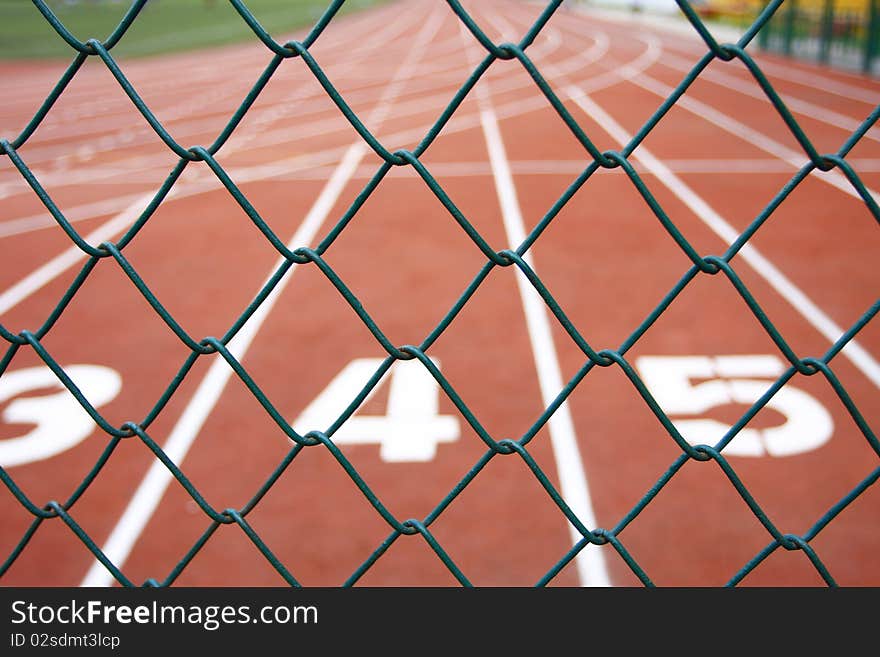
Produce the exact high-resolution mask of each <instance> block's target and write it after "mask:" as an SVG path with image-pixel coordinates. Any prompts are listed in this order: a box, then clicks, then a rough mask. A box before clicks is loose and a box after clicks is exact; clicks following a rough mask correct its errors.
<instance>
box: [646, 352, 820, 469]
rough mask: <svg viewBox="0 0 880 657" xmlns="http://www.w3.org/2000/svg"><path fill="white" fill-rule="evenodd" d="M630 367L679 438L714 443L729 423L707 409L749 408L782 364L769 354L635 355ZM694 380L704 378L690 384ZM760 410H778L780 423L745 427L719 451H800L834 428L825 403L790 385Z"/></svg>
mask: <svg viewBox="0 0 880 657" xmlns="http://www.w3.org/2000/svg"><path fill="white" fill-rule="evenodd" d="M636 369H637V370H638V372H639V375H640V376H641V377H642V380H643V381H644V383H645V385H646V386H647V388H648V390H649V391H650V393H651V394H652V395H653V396H654V399H655V400H656V401H657V403H658V404H660V407H661V408H662V409H663V411H664V412H665V413H666V414H667V415H668V416H669V419H670V420H671V421H672V423H673V424H674V425H675V427H676V429H678V431H679V433H681V435H682V436H683V437H684V438H685V440H687V441H688V442H689V443H691V444H692V445H696V444H701V443H702V444H706V445H714V444H715V443H717V442H718V441H719V440H720V439H721V437H722V436H723V435H724V434H725V433H726V432H727V431H728V430H729V429H730V426H728V425H726V424H724V423H723V422H719V421H717V420H713V419H711V418H709V417H707V415H708V414H709V413H710V411H711V410H712V409H713V408H717V407H719V406H723V405H725V404H740V405H746V406H751V405H752V404H754V403H755V402H756V401H757V400H758V399H759V398H760V397H761V396H762V395H763V394H764V393H765V392H767V389H768V388H769V387H770V385H771V383H772V381H773V380H774V379H776V378H778V377H779V375H781V374H782V373H783V372H784V371H785V369H786V366H785V364H784V363H783V361H782V359H780V358H778V357H776V356H772V355H767V356H715V357H710V356H642V357H640V358H638V359H636ZM700 379H706V380H705V381H702V382H700V383H695V380H700ZM766 408H771V409H773V410H775V411H777V412H779V413H781V414H782V415H783V416H784V417H785V422H784V423H782V424H780V425H777V426H773V427H769V428H766V429H753V428H750V427H749V426H748V425H746V427H745V428H744V429H742V430H741V431H740V432H739V433H738V434H737V435H736V437H735V438H734V439H733V440H732V441H731V442H730V443H729V444H728V445H727V446H726V447H725V448H724V454H727V455H731V456H747V457H748V456H751V457H757V456H765V455H769V456H777V457H778V456H791V455H794V454H801V453H803V452H808V451H810V450H814V449H818V448H819V447H821V446H822V445H824V444H825V443H826V442H827V441H828V440H829V439H830V438H831V434H832V433H833V431H834V423H833V422H832V419H831V414H830V413H829V412H828V411H827V410H826V409H825V407H824V406H823V405H822V404H821V403H819V401H818V400H816V398H815V397H813V396H812V395H810V394H808V393H806V392H804V391H803V390H800V389H799V388H796V387H794V386H792V385H791V384H786V385H785V386H783V388H782V389H781V390H779V391H778V392H777V393H776V394H775V395H774V396H773V397H772V398H771V399H770V401H769V402H767V406H766ZM743 412H745V409H743ZM681 416H697V417H688V418H683V417H681Z"/></svg>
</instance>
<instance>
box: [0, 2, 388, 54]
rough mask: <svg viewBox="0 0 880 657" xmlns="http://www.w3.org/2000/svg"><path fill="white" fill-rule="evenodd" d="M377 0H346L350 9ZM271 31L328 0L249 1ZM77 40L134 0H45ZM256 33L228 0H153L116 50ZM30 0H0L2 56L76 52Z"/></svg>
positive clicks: (309, 19) (305, 22)
mask: <svg viewBox="0 0 880 657" xmlns="http://www.w3.org/2000/svg"><path fill="white" fill-rule="evenodd" d="M376 1H377V0H347V1H346V2H345V4H344V5H343V6H342V9H341V10H340V12H339V13H340V14H341V13H346V12H350V11H352V10H355V9H360V8H363V7H366V6H368V5H372V4H376ZM380 1H381V0H380ZM245 4H246V5H247V7H248V9H250V10H251V13H253V14H254V15H255V16H256V17H257V20H259V22H260V24H261V25H262V26H263V27H264V28H266V30H267V31H268V32H269V33H270V34H271V35H272V36H276V35H278V36H280V35H282V34H284V33H286V32H289V31H290V30H292V29H295V28H299V27H303V26H310V25H313V24H314V22H315V21H316V20H317V18H318V17H319V16H320V15H321V14H322V13H323V11H324V10H325V9H326V8H327V6H328V5H329V4H330V0H245ZM47 5H48V6H49V7H50V8H51V9H52V11H53V12H55V15H56V16H58V18H59V19H60V20H61V21H62V22H63V23H64V25H65V26H66V27H67V29H68V30H69V31H70V32H71V33H72V34H73V35H74V36H76V37H77V38H78V39H80V40H83V41H84V40H86V39H89V38H92V37H95V38H98V39H101V40H103V39H105V38H106V37H107V36H108V35H109V34H110V33H111V32H112V31H113V29H114V28H115V27H116V25H117V24H118V23H119V21H120V20H121V19H122V17H123V16H124V15H125V12H126V11H127V10H128V8H129V7H130V6H131V1H130V0H77V1H70V0H68V1H66V2H65V1H64V0H47ZM256 38H257V37H256V36H255V35H254V33H253V32H252V31H251V29H250V28H249V27H248V26H247V24H246V23H245V22H244V21H243V20H242V19H241V16H239V15H238V12H236V11H235V9H234V8H233V7H232V5H231V4H230V3H229V1H228V0H150V1H149V2H148V3H147V5H146V6H145V7H144V8H143V9H142V10H141V12H140V14H139V15H138V17H137V19H136V20H135V22H134V24H133V25H132V26H131V27H130V28H129V30H128V32H126V34H125V36H124V37H123V38H122V40H121V41H120V42H119V44H118V45H117V46H116V47H115V48H114V49H113V54H114V56H116V57H142V56H145V55H154V54H158V53H167V52H179V51H183V50H194V49H198V48H206V47H210V46H217V45H222V44H227V43H235V42H238V41H245V40H247V39H254V40H255V39H256ZM73 54H74V51H73V49H72V48H71V47H70V46H69V45H68V44H67V43H65V42H64V40H63V39H61V37H59V36H58V34H57V33H56V32H55V30H54V29H53V28H52V26H51V25H50V24H49V23H48V22H47V21H46V19H45V18H44V17H43V15H42V14H41V13H40V12H39V11H38V10H37V8H36V7H35V6H34V4H33V3H32V2H31V1H30V0H0V58H2V59H49V58H66V59H69V58H71V57H72V56H73Z"/></svg>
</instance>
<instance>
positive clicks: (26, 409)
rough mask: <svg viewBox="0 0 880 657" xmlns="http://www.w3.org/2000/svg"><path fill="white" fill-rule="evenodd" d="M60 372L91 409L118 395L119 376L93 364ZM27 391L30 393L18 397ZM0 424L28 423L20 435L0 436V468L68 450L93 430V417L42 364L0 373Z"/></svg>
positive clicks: (120, 382) (29, 461)
mask: <svg viewBox="0 0 880 657" xmlns="http://www.w3.org/2000/svg"><path fill="white" fill-rule="evenodd" d="M64 371H65V372H66V373H67V375H68V376H69V377H70V378H71V380H72V381H73V382H74V383H75V384H76V387H77V388H79V390H80V392H82V393H83V395H85V398H86V399H88V400H89V403H90V404H92V405H93V406H94V407H95V408H98V407H100V406H103V405H104V404H106V403H107V402H109V401H110V400H111V399H113V398H114V397H116V395H117V394H119V389H120V388H121V387H122V380H121V379H120V377H119V374H117V373H116V372H115V371H114V370H111V369H110V368H109V367H101V366H99V365H68V366H66V367H65V368H64ZM29 392H33V393H38V392H39V394H34V395H33V396H22V395H25V394H26V393H29ZM10 399H11V400H12V401H11V402H10V403H9V404H7V405H6V408H5V409H3V413H2V416H0V417H2V420H3V422H4V423H6V424H25V425H34V426H33V428H32V429H31V430H30V431H28V432H27V433H25V434H22V435H20V436H15V437H13V438H7V439H5V440H0V466H3V467H4V468H9V467H12V466H15V465H23V464H25V463H32V462H33V461H39V460H42V459H47V458H49V457H50V456H55V455H56V454H58V453H60V452H63V451H64V450H67V449H70V448H71V447H73V446H75V445H77V444H79V443H80V442H82V441H83V440H84V439H86V438H87V437H88V436H89V434H90V433H92V431H94V430H95V421H94V420H92V418H91V417H90V416H89V414H88V413H86V411H85V410H84V409H83V407H82V406H80V404H79V402H78V401H76V399H75V398H74V396H73V395H71V394H70V392H69V391H68V390H67V388H65V387H64V386H63V385H62V384H61V382H60V381H59V380H58V377H56V376H55V374H54V373H53V372H52V370H50V369H49V368H48V367H46V366H45V365H42V366H40V367H29V368H26V369H22V370H15V371H12V372H6V373H5V374H4V375H3V376H2V377H0V404H4V403H6V402H7V401H9V400H10Z"/></svg>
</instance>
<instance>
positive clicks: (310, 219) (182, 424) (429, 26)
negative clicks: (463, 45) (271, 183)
mask: <svg viewBox="0 0 880 657" xmlns="http://www.w3.org/2000/svg"><path fill="white" fill-rule="evenodd" d="M430 16H431V18H430V20H427V21H425V22H424V24H423V25H422V29H421V30H420V31H419V33H418V34H417V35H416V37H415V38H414V39H413V41H412V46H411V49H410V51H409V53H408V55H407V57H406V58H405V59H404V61H403V62H402V63H401V65H400V67H399V68H398V70H397V72H396V73H395V75H394V77H393V78H392V80H391V81H390V82H389V85H388V87H387V93H386V94H384V95H383V96H382V98H380V99H379V103H378V105H377V106H376V107H375V108H374V109H373V111H372V112H371V114H370V117H369V119H368V120H370V121H373V119H374V118H382V117H384V116H386V115H387V112H388V106H389V105H390V104H391V103H392V102H393V101H394V97H395V95H396V94H397V93H399V91H400V85H401V84H402V83H403V82H404V81H405V80H408V79H409V78H411V77H412V76H413V75H414V74H415V69H416V66H417V65H418V62H419V61H420V59H421V56H422V55H423V54H424V52H425V50H426V46H427V44H428V43H430V41H431V39H432V38H433V37H434V35H435V34H436V33H437V31H438V30H439V28H440V25H441V23H442V22H443V16H444V15H443V14H442V13H439V12H437V11H433V12H432V13H431V14H430ZM367 152H368V148H367V146H366V144H365V143H364V142H363V141H357V142H355V143H354V144H352V145H351V146H350V147H349V148H348V150H347V151H346V153H345V156H344V157H343V159H342V161H341V162H340V163H339V166H338V167H337V168H336V170H335V171H334V172H333V175H332V176H331V178H330V179H329V180H328V181H327V184H326V185H325V186H324V188H323V189H322V190H321V194H320V195H319V196H318V198H317V200H316V201H315V203H314V205H313V206H312V208H311V209H310V210H309V212H308V214H307V215H306V217H305V219H304V220H303V223H302V224H301V225H300V227H299V228H298V229H297V231H296V233H295V234H294V236H293V238H292V239H291V240H290V242H289V243H288V248H290V249H296V248H298V247H300V246H303V245H306V244H310V243H311V242H312V241H313V240H314V239H315V236H316V235H317V233H318V231H319V230H320V228H321V226H322V225H323V223H324V221H325V219H326V218H327V216H328V215H329V214H330V212H331V211H332V209H333V206H334V205H335V203H336V201H337V200H338V199H339V197H340V196H341V195H342V192H343V190H344V189H345V187H346V185H347V184H348V182H349V181H350V179H351V177H352V175H353V174H354V172H355V171H356V170H357V168H358V165H359V164H360V162H361V160H362V159H363V157H364V156H365V155H366V153H367ZM285 262H286V261H285V259H284V258H283V257H281V258H279V259H278V261H277V262H276V263H275V265H274V266H273V267H272V270H271V271H270V273H269V275H268V276H267V277H266V282H268V280H269V279H271V277H272V275H273V274H274V273H275V271H277V270H278V268H279V267H281V266H282V265H283V264H284V263H285ZM296 270H297V267H294V268H292V269H291V270H290V271H288V272H287V275H286V276H285V277H284V278H282V279H281V280H280V281H279V282H278V284H277V285H276V286H275V288H274V289H273V290H272V292H271V293H270V294H269V295H268V296H267V297H266V299H265V300H264V301H263V303H262V304H261V305H260V306H259V307H258V308H257V310H256V311H255V312H254V314H253V315H252V316H251V317H250V319H249V320H248V321H247V323H246V324H245V325H244V326H243V327H242V329H241V330H240V331H239V333H238V334H237V335H236V336H235V338H233V339H232V340H231V341H230V342H229V345H228V349H229V351H230V353H232V354H233V355H234V356H235V358H236V359H237V360H239V361H241V360H242V358H243V357H244V355H245V353H246V352H247V350H248V348H249V347H250V345H251V343H252V342H253V339H254V337H255V336H256V334H257V333H258V332H259V330H260V328H261V327H262V325H263V322H265V321H266V318H267V317H268V315H269V312H270V311H271V310H272V308H273V307H274V305H275V303H276V301H277V300H278V297H279V296H280V295H281V293H282V291H283V290H284V288H285V287H286V286H287V285H288V284H289V283H290V280H291V278H292V276H293V274H294V272H296ZM263 286H265V283H264V284H263ZM263 286H261V289H262V287H263ZM231 376H232V369H231V368H230V367H229V365H228V364H227V363H226V361H225V360H224V359H223V358H221V357H216V356H215V358H214V360H213V361H212V363H211V367H210V369H209V370H208V373H207V374H206V375H205V378H204V379H202V382H201V383H200V384H199V387H198V389H197V390H196V393H195V395H194V396H193V398H192V400H191V401H190V403H189V404H188V405H187V407H186V409H185V410H184V412H183V415H182V416H181V417H180V419H179V420H178V422H177V424H176V425H175V426H174V429H173V430H172V431H171V434H170V436H169V437H168V440H167V441H166V443H165V445H164V446H163V448H162V449H163V450H164V451H165V453H166V454H167V455H168V457H169V458H170V459H171V461H172V462H174V463H175V464H177V465H178V466H180V465H181V463H182V462H183V460H184V458H185V457H186V455H187V453H188V452H189V449H190V447H191V446H192V444H193V442H194V441H195V439H196V437H197V436H198V434H199V432H200V431H201V429H202V427H203V426H204V424H205V422H206V421H207V419H208V417H209V416H210V414H211V412H212V410H213V409H214V407H215V405H216V404H217V402H218V401H219V399H220V395H221V394H222V393H223V390H224V388H225V387H226V383H227V382H228V381H229V379H230V377H231ZM172 479H173V475H172V474H171V472H170V471H169V470H168V469H167V468H166V467H165V465H164V464H163V463H162V462H161V461H159V460H155V461H153V463H152V465H151V466H150V469H149V471H148V472H147V475H146V477H144V479H143V481H141V484H140V486H138V489H137V491H136V492H135V494H134V497H132V499H131V501H130V502H129V504H128V506H127V507H126V509H125V511H124V512H123V513H122V516H121V517H120V519H119V522H118V523H117V524H116V526H115V527H114V528H113V531H112V532H111V534H110V537H109V538H108V539H107V542H106V543H105V544H104V546H103V548H102V550H103V552H104V554H105V555H106V556H107V558H108V559H109V560H110V561H111V562H112V563H113V564H115V565H116V567H117V568H121V567H122V566H123V564H124V563H125V561H126V559H127V558H128V556H129V554H130V553H131V550H132V549H133V548H134V545H135V543H136V542H137V540H138V538H139V537H140V535H141V534H142V533H143V530H144V528H145V527H146V525H147V523H148V522H149V520H150V518H151V517H152V516H153V513H154V512H155V510H156V507H157V506H158V505H159V502H160V501H161V499H162V497H163V495H164V494H165V490H166V489H167V488H168V485H169V484H170V483H171V480H172ZM113 581H114V580H113V576H112V574H111V573H110V571H109V570H107V569H106V568H105V567H104V565H103V564H102V563H101V562H100V561H98V560H97V559H96V560H95V561H94V562H93V563H92V566H91V567H90V568H89V571H88V573H86V576H85V578H84V579H83V582H82V584H81V585H82V586H110V585H111V584H112V583H113Z"/></svg>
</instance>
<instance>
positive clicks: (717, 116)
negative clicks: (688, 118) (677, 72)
mask: <svg viewBox="0 0 880 657" xmlns="http://www.w3.org/2000/svg"><path fill="white" fill-rule="evenodd" d="M629 81H630V82H631V83H633V84H634V85H636V86H638V87H641V88H642V89H645V90H646V91H650V92H651V93H653V94H655V95H657V96H660V97H662V98H664V99H665V98H668V97H669V95H670V94H672V93H673V92H674V89H673V88H672V87H670V86H669V85H667V84H664V83H663V82H660V81H659V80H656V79H654V78H652V77H649V76H647V75H645V74H644V73H637V74H634V75H632V76H630V78H629ZM675 105H676V107H681V108H683V109H686V110H687V111H689V112H690V113H691V114H695V115H697V116H699V117H701V118H703V119H705V120H706V121H709V122H710V123H713V124H715V125H716V126H718V127H719V128H721V129H722V130H724V131H726V132H729V133H730V134H732V135H733V136H735V137H738V138H739V139H742V140H743V141H745V142H747V143H749V144H751V145H752V146H755V147H756V148H760V149H761V150H762V151H765V152H767V153H770V154H771V155H775V156H776V157H778V158H779V159H781V160H784V161H786V162H788V163H789V164H792V165H793V166H796V167H798V168H800V167H802V166H803V165H805V164H806V163H807V161H808V159H807V155H806V153H804V152H803V151H796V150H794V149H792V148H789V147H788V146H786V145H784V144H781V143H780V142H778V141H776V140H775V139H772V138H771V137H769V136H767V135H765V134H764V133H763V132H760V131H758V130H755V129H754V128H751V127H749V126H747V125H746V124H745V123H743V122H741V121H739V120H737V119H734V118H733V117H731V116H730V115H728V114H725V113H724V112H720V111H719V110H717V109H715V108H714V107H712V106H711V105H708V104H706V103H704V102H702V101H699V100H697V99H695V98H692V97H690V96H687V95H684V96H682V97H681V98H679V99H678V101H677V102H676V103H675ZM768 106H770V107H772V106H771V105H769V101H768ZM815 179H816V180H821V181H822V182H824V183H826V184H828V185H831V186H832V187H834V188H836V189H838V190H840V191H842V192H843V193H844V194H847V195H849V196H852V197H853V198H857V199H859V200H863V199H862V197H861V196H859V193H858V192H857V191H856V189H855V188H854V187H853V186H852V185H851V184H850V182H849V180H848V179H847V178H846V176H844V175H843V174H842V173H840V171H837V170H836V169H834V170H831V171H828V172H825V173H823V174H821V175H817V176H815ZM866 189H867V190H868V193H869V194H870V195H871V196H872V197H873V198H874V201H876V202H877V203H880V194H878V193H877V192H876V191H874V190H873V189H870V188H868V187H867V186H866Z"/></svg>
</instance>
